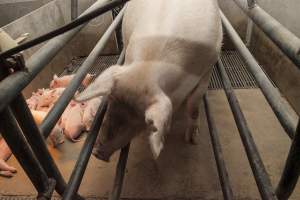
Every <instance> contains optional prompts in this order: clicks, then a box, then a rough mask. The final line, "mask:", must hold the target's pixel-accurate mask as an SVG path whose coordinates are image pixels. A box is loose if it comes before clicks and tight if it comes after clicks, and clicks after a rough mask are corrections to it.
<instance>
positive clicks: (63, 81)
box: [50, 74, 94, 88]
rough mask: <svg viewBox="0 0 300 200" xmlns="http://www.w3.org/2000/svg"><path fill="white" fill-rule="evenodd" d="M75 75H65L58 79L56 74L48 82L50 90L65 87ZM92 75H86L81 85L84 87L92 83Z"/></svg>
mask: <svg viewBox="0 0 300 200" xmlns="http://www.w3.org/2000/svg"><path fill="white" fill-rule="evenodd" d="M74 76H75V74H72V75H66V76H62V77H58V76H57V75H56V74H55V75H54V76H53V80H52V81H51V82H50V88H59V87H67V86H68V85H69V83H70V82H71V80H72V79H73V78H74ZM93 77H94V75H91V74H87V75H86V77H85V78H84V80H83V81H82V85H83V86H84V87H86V86H88V84H90V82H91V81H92V79H93Z"/></svg>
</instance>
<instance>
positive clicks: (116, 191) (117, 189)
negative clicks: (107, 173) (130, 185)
mask: <svg viewBox="0 0 300 200" xmlns="http://www.w3.org/2000/svg"><path fill="white" fill-rule="evenodd" d="M129 148H130V144H128V145H126V146H125V147H124V148H122V150H121V153H120V157H119V161H118V164H117V168H116V175H115V180H114V186H113V190H112V192H111V195H110V197H109V200H119V199H120V196H121V192H122V187H123V181H124V176H125V171H126V164H127V159H128V153H129Z"/></svg>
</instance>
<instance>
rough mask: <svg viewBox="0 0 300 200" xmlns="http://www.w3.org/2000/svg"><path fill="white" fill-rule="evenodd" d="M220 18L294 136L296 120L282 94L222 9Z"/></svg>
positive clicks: (287, 131)
mask: <svg viewBox="0 0 300 200" xmlns="http://www.w3.org/2000/svg"><path fill="white" fill-rule="evenodd" d="M220 13H221V18H222V23H223V25H224V28H225V30H226V33H227V34H228V36H229V37H230V38H231V41H232V42H233V44H234V45H235V47H236V49H237V50H238V52H239V53H240V55H241V56H242V58H243V60H244V61H245V63H246V65H247V69H248V70H249V71H250V72H251V74H252V75H253V76H254V78H255V80H256V81H257V83H258V85H259V87H260V89H261V91H262V92H263V94H264V96H265V97H266V99H267V101H268V103H269V104H270V106H271V108H272V109H273V111H274V113H275V115H276V116H277V118H278V120H279V122H280V123H281V125H282V127H283V128H284V130H285V131H286V133H287V134H288V136H289V137H290V138H293V137H294V133H295V131H296V127H297V124H296V121H295V120H294V119H293V117H292V116H291V115H290V113H289V112H288V109H287V107H286V106H285V104H284V101H283V98H282V95H281V94H280V92H279V91H278V90H277V89H276V88H274V86H273V84H272V83H271V81H270V80H269V79H268V77H267V76H266V74H265V72H264V71H263V70H262V69H261V67H260V66H259V64H258V63H257V61H256V60H255V58H254V57H253V56H252V54H251V53H250V51H249V50H248V49H247V47H246V46H245V45H244V43H243V41H242V40H241V38H240V37H239V35H238V33H237V32H236V31H235V30H234V28H233V27H232V25H231V24H230V22H229V21H228V19H227V18H226V17H225V15H224V14H223V12H222V11H220Z"/></svg>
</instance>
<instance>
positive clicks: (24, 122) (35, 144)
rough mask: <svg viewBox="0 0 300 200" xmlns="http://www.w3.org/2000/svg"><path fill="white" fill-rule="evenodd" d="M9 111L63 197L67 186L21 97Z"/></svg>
mask: <svg viewBox="0 0 300 200" xmlns="http://www.w3.org/2000/svg"><path fill="white" fill-rule="evenodd" d="M11 109H12V111H13V113H14V115H15V117H16V119H17V121H18V122H19V125H20V127H21V129H22V130H23V133H24V136H25V138H26V139H27V141H28V143H29V144H30V146H31V148H32V150H33V152H34V154H35V155H36V157H37V159H38V160H39V162H40V163H41V165H42V167H43V169H44V170H45V171H46V173H47V175H48V177H50V178H54V179H55V181H56V186H55V188H56V191H57V193H58V194H60V195H63V193H64V190H65V188H66V185H67V184H66V183H65V180H64V178H63V177H62V175H61V173H60V172H59V169H58V168H57V166H56V164H55V162H54V160H53V158H52V157H51V155H50V153H49V151H48V149H47V146H46V143H45V141H44V138H43V136H42V134H41V133H40V131H39V128H38V127H37V125H36V124H35V122H34V119H33V116H32V114H31V112H30V109H29V108H28V106H27V104H26V101H25V99H24V97H23V96H22V95H19V96H18V97H17V98H16V99H15V100H14V101H12V103H11ZM77 198H78V197H77ZM78 199H79V198H78Z"/></svg>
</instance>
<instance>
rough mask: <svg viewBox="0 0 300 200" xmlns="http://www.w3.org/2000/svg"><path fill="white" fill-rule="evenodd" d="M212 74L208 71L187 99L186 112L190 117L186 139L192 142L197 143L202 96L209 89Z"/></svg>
mask: <svg viewBox="0 0 300 200" xmlns="http://www.w3.org/2000/svg"><path fill="white" fill-rule="evenodd" d="M210 74H211V73H206V75H205V76H204V77H202V78H201V80H200V81H199V83H198V84H197V86H196V87H195V88H194V90H193V91H192V92H191V94H190V95H189V97H188V99H187V103H186V114H187V118H188V125H187V129H186V132H185V140H186V142H190V143H192V144H197V141H196V138H197V135H198V134H199V107H200V104H201V101H202V97H203V95H204V94H205V92H206V91H207V88H208V84H209V79H210Z"/></svg>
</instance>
